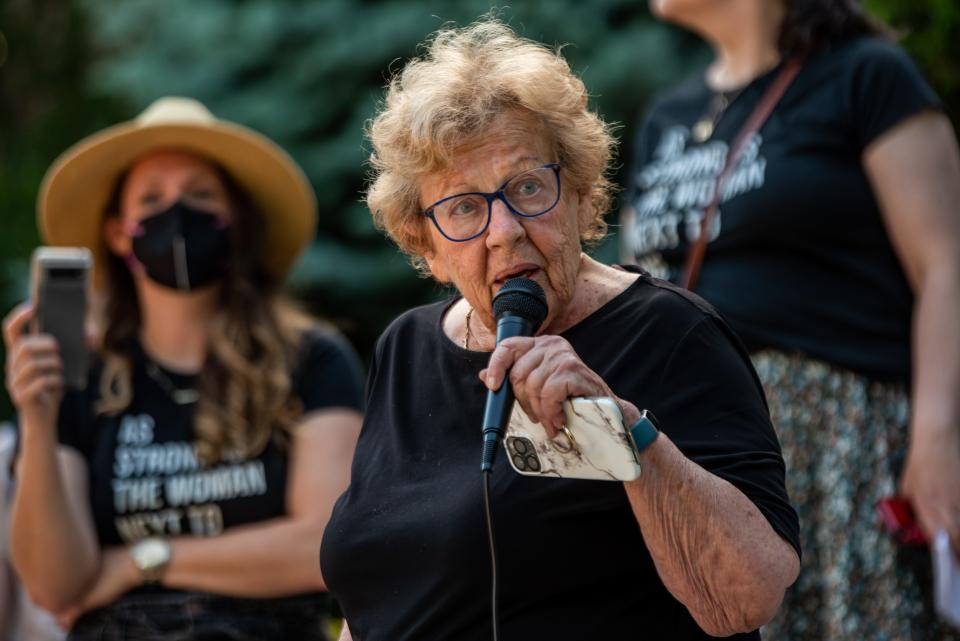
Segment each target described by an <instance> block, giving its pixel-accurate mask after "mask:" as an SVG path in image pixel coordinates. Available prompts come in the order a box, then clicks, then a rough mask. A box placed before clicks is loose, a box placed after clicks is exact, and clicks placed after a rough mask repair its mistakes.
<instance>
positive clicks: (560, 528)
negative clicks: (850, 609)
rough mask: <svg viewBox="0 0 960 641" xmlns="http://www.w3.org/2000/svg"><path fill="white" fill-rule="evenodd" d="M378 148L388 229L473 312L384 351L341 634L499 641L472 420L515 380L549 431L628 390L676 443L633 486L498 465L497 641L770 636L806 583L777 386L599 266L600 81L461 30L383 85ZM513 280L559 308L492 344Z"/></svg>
mask: <svg viewBox="0 0 960 641" xmlns="http://www.w3.org/2000/svg"><path fill="white" fill-rule="evenodd" d="M369 135H370V138H371V141H372V144H373V155H372V164H373V168H374V177H373V183H372V185H371V187H370V190H369V193H368V203H369V205H370V208H371V210H372V211H373V212H374V216H375V219H376V221H377V223H378V224H379V225H381V226H382V227H383V228H384V229H385V230H386V232H387V233H388V234H389V235H390V237H391V238H392V239H393V240H394V241H395V242H396V243H397V244H398V245H399V246H400V248H401V249H403V250H404V251H405V252H407V253H408V254H409V255H411V256H412V258H413V260H414V262H415V264H417V265H418V266H419V267H420V268H421V269H424V270H429V273H430V274H432V275H433V277H434V278H435V279H436V280H438V281H439V282H441V283H449V284H452V285H453V286H454V287H456V289H457V291H458V292H459V296H456V297H455V298H454V299H453V300H450V301H447V302H443V303H438V304H434V305H427V306H425V307H420V308H417V309H414V310H411V311H409V312H407V313H405V314H404V315H402V316H401V317H400V318H398V319H397V320H396V321H394V322H393V323H392V324H391V325H390V327H389V328H388V329H387V330H386V332H385V333H384V334H383V336H382V337H381V339H380V341H379V343H378V344H377V347H376V351H375V355H374V359H373V362H372V366H371V372H370V378H369V381H368V386H367V392H368V410H367V415H366V419H365V421H364V425H363V431H362V434H361V436H360V440H359V443H358V446H357V450H356V456H355V458H354V463H353V470H352V480H351V486H350V488H349V489H348V491H347V492H346V493H345V494H344V495H343V496H342V497H341V498H340V500H339V501H338V503H337V505H336V508H335V510H334V514H333V516H332V518H331V520H330V523H329V525H328V526H327V529H326V532H325V535H324V539H323V545H322V548H321V564H322V568H323V576H324V578H325V579H326V581H327V584H328V586H329V588H330V590H331V592H332V593H333V594H334V595H335V596H336V597H337V599H338V600H339V602H340V604H341V606H342V608H343V612H344V614H345V617H346V619H347V622H348V624H349V630H348V631H345V632H344V633H343V635H342V637H341V638H343V639H349V638H350V634H351V633H352V635H353V638H354V639H356V640H357V641H360V640H362V641H378V640H381V639H382V640H389V641H402V640H406V639H410V640H412V639H424V640H430V641H436V640H439V639H443V640H445V641H450V640H460V639H463V640H467V639H471V640H472V639H489V638H490V637H491V626H490V622H489V611H490V606H491V603H490V598H489V596H488V591H489V589H490V585H491V579H492V575H491V571H490V566H489V553H488V543H487V532H486V529H485V525H484V508H483V503H482V501H481V495H482V492H481V478H482V477H481V474H480V469H479V467H480V466H479V462H480V450H481V435H480V426H481V419H482V415H483V407H484V399H485V397H486V395H487V390H488V389H490V390H493V389H497V388H499V387H500V385H501V383H502V382H503V381H504V378H505V376H509V380H510V382H511V383H512V385H513V389H514V391H515V393H516V399H517V402H518V404H519V405H520V407H521V408H522V409H523V410H524V411H525V412H526V413H527V415H528V416H529V417H530V418H531V419H532V420H534V421H538V422H540V423H541V424H542V425H543V426H544V427H545V429H546V430H547V431H548V432H549V433H551V434H555V433H557V431H558V430H560V429H562V428H563V427H564V413H563V410H562V407H563V402H564V401H565V400H566V399H568V398H569V397H579V396H606V397H610V398H613V399H614V400H615V401H616V403H617V404H619V406H620V409H621V411H622V414H623V420H624V423H625V424H626V425H631V424H633V423H634V422H635V421H637V419H638V418H639V417H640V416H641V409H649V410H651V411H652V412H653V413H655V414H656V415H657V417H659V419H660V425H661V427H662V432H661V433H659V434H658V433H656V432H654V437H653V438H652V442H650V443H649V445H647V446H646V447H645V448H643V449H642V451H639V452H638V453H637V459H638V461H639V463H640V465H641V466H642V470H643V471H642V474H641V475H640V476H639V478H637V479H636V480H634V481H630V482H626V483H618V482H610V481H586V480H573V479H561V478H531V477H527V476H521V475H518V474H517V473H515V472H514V471H513V470H512V469H511V468H510V466H509V464H508V462H507V460H506V457H505V456H501V457H499V459H497V461H496V464H495V465H494V469H493V474H492V483H491V485H492V490H491V492H492V509H493V513H494V521H495V523H496V534H497V557H498V559H497V566H496V574H497V580H498V582H499V586H500V590H501V592H500V595H499V608H500V609H499V621H500V626H501V628H502V638H503V639H508V640H514V639H515V640H520V639H525V640H528V641H529V640H533V639H551V640H564V639H571V640H578V641H582V640H585V639H635V638H644V639H701V638H707V637H708V636H727V635H734V634H738V633H742V635H741V636H740V638H748V639H756V638H759V637H758V633H757V632H756V629H757V628H758V627H759V626H760V625H762V624H763V623H765V622H766V621H767V620H768V619H770V618H771V617H772V616H773V614H774V612H775V611H776V609H777V607H778V605H779V603H780V601H781V599H782V597H783V593H784V590H785V589H786V588H787V586H789V585H790V583H791V582H792V581H793V580H794V578H795V577H796V575H797V571H798V567H799V559H798V554H799V548H798V544H797V529H798V526H797V519H796V515H795V513H794V511H793V509H792V508H791V507H790V504H789V502H788V499H787V495H786V491H785V489H784V480H783V476H784V466H783V461H782V459H781V456H780V448H779V444H778V442H777V438H776V436H775V434H774V431H773V428H772V426H771V424H770V420H769V414H768V411H767V407H766V404H765V401H764V397H763V392H762V391H761V387H760V384H759V383H758V381H757V378H756V376H755V374H754V372H753V370H752V369H751V365H750V361H749V360H748V358H747V355H746V353H745V352H744V351H743V349H742V348H741V346H740V343H739V342H738V341H737V340H736V338H734V337H733V336H732V335H731V333H730V330H729V329H728V328H727V326H726V325H725V324H724V322H723V321H722V320H721V319H720V318H719V317H718V316H717V314H716V313H715V312H714V311H713V310H712V309H711V308H710V307H709V306H708V305H706V304H705V303H704V302H703V301H701V300H700V299H699V298H697V297H696V296H693V295H690V294H688V293H686V292H684V291H681V290H678V289H677V288H675V287H673V286H671V285H669V284H667V283H664V282H661V281H659V280H656V279H653V278H651V277H650V276H648V275H646V274H644V273H637V272H630V271H624V270H621V269H617V268H612V267H607V266H605V265H602V264H600V263H598V262H597V261H595V260H593V259H591V258H590V257H588V256H587V255H586V254H584V252H583V247H584V245H585V244H587V243H589V242H591V241H596V240H597V239H599V238H600V237H601V236H602V235H603V233H604V232H605V229H604V223H603V218H602V216H603V213H604V212H605V210H606V208H607V206H608V203H609V198H610V196H609V193H610V184H609V183H608V181H607V180H606V178H605V177H604V175H605V173H606V172H607V170H608V168H609V163H610V156H611V151H612V147H613V144H614V142H613V139H612V137H611V135H610V133H609V129H608V127H607V125H605V124H604V122H603V121H602V120H601V119H600V118H599V117H598V116H597V115H596V114H595V113H592V112H590V111H589V110H588V107H587V93H586V90H585V88H584V86H583V83H582V82H581V81H580V80H579V79H578V78H577V77H575V76H574V75H573V74H572V73H571V71H570V69H569V67H568V65H567V64H566V62H565V61H564V60H563V58H562V57H561V56H560V55H559V54H557V53H554V52H552V51H550V50H549V49H547V48H545V47H543V46H542V45H539V44H537V43H534V42H531V41H528V40H525V39H522V38H519V37H518V36H516V35H515V34H514V33H513V32H512V31H511V30H510V29H509V28H507V27H506V26H504V25H503V24H501V23H498V22H495V21H485V22H481V23H478V24H475V25H473V26H471V27H468V28H465V29H454V30H445V31H441V32H440V33H438V34H436V35H435V37H434V38H433V39H432V41H431V43H430V45H429V46H428V48H427V51H426V55H425V56H424V57H423V58H420V59H416V60H413V61H411V62H409V63H408V64H407V65H406V67H405V68H404V70H403V71H402V73H400V74H399V75H398V76H397V77H395V78H394V79H393V80H392V82H391V83H390V86H389V90H388V92H387V96H386V101H385V103H384V106H383V108H382V110H381V111H380V113H379V114H378V115H377V116H376V118H375V119H374V120H373V122H372V124H371V126H370V130H369ZM517 276H523V277H526V278H529V279H532V280H533V281H536V283H538V284H539V285H540V286H541V287H542V289H543V291H544V292H545V294H546V302H547V307H548V310H549V311H548V313H547V316H546V320H545V321H544V322H543V324H542V325H541V326H540V327H539V330H538V331H537V332H536V334H535V335H534V336H533V337H516V338H512V339H509V340H506V341H502V342H501V343H500V344H499V345H497V342H496V336H495V331H496V321H495V317H494V311H493V306H492V299H493V297H494V295H495V294H496V293H497V292H498V291H499V290H500V288H501V287H502V286H503V284H504V282H505V281H507V280H508V279H510V278H513V277H517ZM491 352H492V353H491Z"/></svg>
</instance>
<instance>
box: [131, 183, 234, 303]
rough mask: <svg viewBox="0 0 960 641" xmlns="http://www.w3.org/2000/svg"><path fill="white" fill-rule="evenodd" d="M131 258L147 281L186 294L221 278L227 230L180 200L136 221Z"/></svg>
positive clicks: (212, 216)
mask: <svg viewBox="0 0 960 641" xmlns="http://www.w3.org/2000/svg"><path fill="white" fill-rule="evenodd" d="M133 255H134V257H136V259H137V260H138V261H140V263H141V264H142V265H143V267H144V269H145V271H146V273H147V276H148V277H149V278H150V280H152V281H154V282H156V283H159V284H160V285H163V286H165V287H171V288H173V289H179V290H180V291H184V292H189V291H192V290H195V289H198V288H200V287H203V286H204V285H209V284H211V283H213V282H215V281H217V280H219V279H220V278H222V277H223V275H224V273H225V272H226V270H227V264H228V259H229V257H230V231H229V229H227V225H226V224H225V223H224V222H223V220H222V219H221V218H220V217H218V216H216V215H215V214H211V213H209V212H206V211H203V210H200V209H194V208H193V207H190V206H189V205H185V204H183V203H182V202H180V201H177V202H175V203H174V204H173V205H172V206H171V207H170V208H169V209H167V210H166V211H162V212H160V213H159V214H154V215H153V216H150V217H149V218H144V219H143V220H141V221H140V230H139V233H138V234H137V235H135V236H134V237H133Z"/></svg>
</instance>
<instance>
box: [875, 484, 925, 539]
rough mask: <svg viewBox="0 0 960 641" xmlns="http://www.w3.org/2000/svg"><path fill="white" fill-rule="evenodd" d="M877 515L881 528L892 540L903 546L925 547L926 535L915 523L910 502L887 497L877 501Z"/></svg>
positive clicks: (899, 498) (896, 497) (897, 497)
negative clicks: (881, 523)
mask: <svg viewBox="0 0 960 641" xmlns="http://www.w3.org/2000/svg"><path fill="white" fill-rule="evenodd" d="M877 513H878V514H879V515H880V520H881V521H883V527H884V529H885V530H886V531H887V533H888V534H889V535H890V536H891V537H893V540H894V541H896V542H897V543H901V544H903V545H926V544H927V543H928V541H927V536H926V534H924V533H923V530H922V529H921V528H920V525H919V524H918V523H917V519H916V517H915V516H914V514H913V507H912V506H911V505H910V501H908V500H907V499H905V498H902V497H899V496H888V497H886V498H882V499H880V500H879V501H877Z"/></svg>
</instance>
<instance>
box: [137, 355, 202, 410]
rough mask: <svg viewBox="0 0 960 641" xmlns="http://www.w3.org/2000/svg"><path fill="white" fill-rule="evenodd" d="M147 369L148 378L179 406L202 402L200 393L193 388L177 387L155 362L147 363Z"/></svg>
mask: <svg viewBox="0 0 960 641" xmlns="http://www.w3.org/2000/svg"><path fill="white" fill-rule="evenodd" d="M145 369H146V371H147V376H149V377H150V378H151V379H152V380H153V382H154V383H156V384H157V385H159V386H160V387H161V389H163V391H164V392H166V393H167V396H169V397H170V400H172V401H173V402H174V403H176V404H177V405H190V404H191V403H196V402H197V401H199V400H200V393H199V392H198V391H197V390H195V389H194V388H192V387H187V388H181V387H177V386H176V385H174V383H173V381H172V380H170V377H169V376H167V375H166V373H165V372H164V371H163V370H161V369H160V367H159V366H158V365H157V364H156V363H154V362H153V361H147V363H146V367H145Z"/></svg>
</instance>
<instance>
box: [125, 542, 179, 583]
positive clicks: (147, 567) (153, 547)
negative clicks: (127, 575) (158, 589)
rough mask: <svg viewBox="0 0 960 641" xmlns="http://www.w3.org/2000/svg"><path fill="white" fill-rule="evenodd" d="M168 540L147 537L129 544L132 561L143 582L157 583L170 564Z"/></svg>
mask: <svg viewBox="0 0 960 641" xmlns="http://www.w3.org/2000/svg"><path fill="white" fill-rule="evenodd" d="M170 553H171V550H170V541H168V540H166V539H161V538H159V537H149V538H146V539H141V540H140V541H137V542H136V543H134V544H133V545H132V546H130V556H132V557H133V563H134V565H136V566H137V568H139V569H140V574H141V575H142V576H143V582H144V583H148V584H149V583H159V582H160V579H162V578H163V572H164V570H166V569H167V565H169V564H170Z"/></svg>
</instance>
